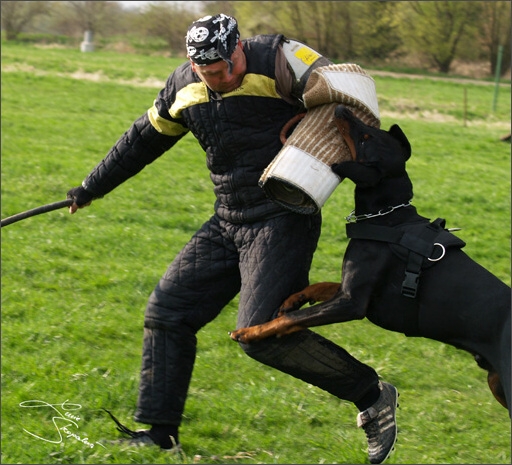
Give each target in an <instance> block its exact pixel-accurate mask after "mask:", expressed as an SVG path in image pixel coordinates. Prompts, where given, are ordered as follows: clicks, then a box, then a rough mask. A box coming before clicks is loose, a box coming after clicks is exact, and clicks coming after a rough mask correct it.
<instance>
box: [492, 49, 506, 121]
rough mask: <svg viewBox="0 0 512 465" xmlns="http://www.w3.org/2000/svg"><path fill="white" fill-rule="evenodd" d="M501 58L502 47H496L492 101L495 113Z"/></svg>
mask: <svg viewBox="0 0 512 465" xmlns="http://www.w3.org/2000/svg"><path fill="white" fill-rule="evenodd" d="M502 56H503V45H499V46H498V60H497V61H496V72H495V74H494V82H495V84H494V98H493V101H492V111H493V113H494V112H495V111H496V104H497V102H498V90H499V88H500V76H501V58H502Z"/></svg>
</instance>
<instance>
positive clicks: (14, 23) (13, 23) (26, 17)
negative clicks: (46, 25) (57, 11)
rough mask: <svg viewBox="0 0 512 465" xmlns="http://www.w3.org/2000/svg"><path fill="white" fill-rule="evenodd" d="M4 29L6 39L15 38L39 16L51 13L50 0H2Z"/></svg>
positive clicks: (0, 3)
mask: <svg viewBox="0 0 512 465" xmlns="http://www.w3.org/2000/svg"><path fill="white" fill-rule="evenodd" d="M0 6H1V15H2V29H3V30H4V31H5V39H6V40H15V39H17V38H18V36H19V34H20V33H21V32H23V30H24V29H25V28H26V27H28V26H29V25H30V24H31V23H32V22H33V21H34V19H35V18H36V17H37V16H40V15H46V14H49V11H50V10H49V2H26V1H2V2H0Z"/></svg>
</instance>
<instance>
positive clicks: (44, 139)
mask: <svg viewBox="0 0 512 465" xmlns="http://www.w3.org/2000/svg"><path fill="white" fill-rule="evenodd" d="M2 45H3V46H2V128H1V129H2V134H1V137H2V159H1V163H2V178H1V180H2V185H1V188H2V218H5V217H7V216H10V215H12V214H15V213H18V212H20V211H23V210H27V209H29V208H33V207H36V206H38V205H41V204H44V203H49V202H53V201H57V200H61V199H63V198H65V196H66V192H67V191H68V190H69V189H70V188H71V187H74V186H76V185H78V184H80V182H81V181H82V179H83V178H84V177H85V175H86V174H87V173H88V172H89V171H90V170H91V169H92V168H93V167H94V166H95V164H96V163H97V162H98V161H99V160H100V159H101V158H102V157H103V156H104V154H105V153H106V152H107V151H108V149H109V148H110V146H111V145H112V144H113V143H114V142H115V140H116V139H117V137H118V136H119V135H120V134H122V132H123V131H125V130H126V129H127V128H128V126H129V124H130V123H131V122H132V121H133V120H134V119H135V118H136V117H138V116H139V115H140V114H142V113H143V112H144V111H145V110H146V109H147V108H148V107H149V106H150V105H151V104H152V102H153V99H154V97H155V96H156V93H157V91H158V90H159V89H158V88H157V87H149V86H141V85H137V82H139V81H144V80H145V78H146V77H151V78H153V79H156V80H159V81H162V82H163V81H164V80H165V78H166V77H167V74H168V72H169V71H170V70H171V69H172V67H173V66H175V65H176V64H177V63H179V60H169V59H163V58H161V57H151V56H141V55H122V54H115V53H110V52H98V53H93V54H81V53H79V52H78V51H74V50H62V49H41V48H35V47H31V46H19V45H15V46H11V45H9V44H5V43H4V44H2ZM79 70H82V71H83V72H87V73H90V74H94V73H99V72H100V71H101V72H102V73H101V75H102V76H104V77H107V78H108V80H107V79H105V78H103V80H102V81H100V82H95V81H92V80H88V79H76V78H73V77H72V75H74V73H76V72H77V71H79ZM375 80H376V84H377V89H378V92H379V99H380V102H381V103H380V106H381V112H382V115H383V117H382V120H383V126H384V127H388V126H389V125H391V124H393V123H395V122H397V123H398V124H400V126H401V127H402V128H403V130H404V131H405V133H406V134H407V135H408V137H409V139H410V141H411V143H412V146H413V156H412V158H411V160H410V162H409V164H408V170H409V173H410V175H411V178H412V180H413V182H414V186H415V197H414V204H415V205H416V206H417V207H418V209H419V211H420V212H421V213H422V214H424V215H425V216H428V217H430V218H432V219H435V218H436V217H438V216H441V217H443V218H446V219H447V223H448V227H461V228H462V230H461V231H460V232H459V233H457V234H458V236H459V237H461V238H462V239H463V240H465V241H466V243H467V246H466V247H465V251H466V252H467V253H468V254H469V255H470V256H472V257H473V258H475V259H476V260H477V261H478V262H479V263H481V264H482V265H483V266H485V267H486V268H488V269H489V270H491V271H492V272H494V273H495V274H496V275H497V276H498V277H500V278H501V279H502V280H503V281H505V282H506V283H507V284H510V145H509V144H508V143H504V142H501V141H500V140H499V139H500V137H501V136H503V135H504V134H505V133H507V132H508V131H510V89H509V88H503V87H502V88H500V93H499V102H498V107H497V111H496V112H495V113H494V114H492V113H491V112H490V108H491V104H492V86H479V85H469V84H458V83H456V82H447V83H444V82H439V81H432V80H429V79H420V80H418V79H415V80H412V79H405V78H401V79H395V78H391V77H378V76H376V77H375ZM130 82H131V83H130ZM464 86H468V107H469V108H470V109H471V110H470V112H468V119H467V122H466V126H464V121H463V118H462V116H461V115H462V113H461V110H460V106H461V102H462V100H461V99H462V97H461V95H462V94H463V87H464ZM212 204H213V193H212V189H211V183H210V180H209V178H208V172H207V170H206V167H205V163H204V154H203V152H202V150H201V149H200V147H199V146H198V144H197V143H196V142H195V140H194V139H193V138H192V137H190V136H187V137H186V138H185V139H184V140H183V141H181V143H180V144H179V145H178V146H177V147H175V148H174V149H172V150H171V151H170V152H169V153H168V154H166V155H165V156H163V157H161V158H160V159H158V160H157V161H156V162H155V163H154V164H153V165H151V166H149V167H147V168H146V169H145V170H144V171H143V172H142V173H140V174H139V175H138V176H137V177H135V178H133V179H131V180H129V181H127V182H126V183H125V184H123V185H122V186H120V187H119V188H118V189H116V191H114V192H112V193H111V194H109V195H108V196H107V197H105V198H104V199H102V200H98V201H96V202H94V203H93V205H92V206H91V207H89V208H87V209H84V210H81V211H80V212H78V213H77V214H76V215H74V216H70V215H69V214H68V213H67V211H66V210H65V209H64V210H60V211H55V212H51V213H48V214H45V215H41V216H38V217H34V218H30V219H27V220H25V221H22V222H19V223H16V224H14V225H11V226H9V227H6V228H3V229H2V231H1V232H2V444H1V445H2V462H3V463H365V462H366V461H367V456H366V451H365V450H366V441H365V437H364V434H363V432H362V431H361V430H358V429H357V428H356V425H355V416H356V414H357V411H356V409H355V408H354V407H353V406H352V405H351V404H350V403H347V402H344V401H340V400H338V399H335V398H333V397H331V396H330V395H328V394H326V393H324V392H322V391H320V390H319V389H317V388H315V387H312V386H310V385H307V384H305V383H302V382H300V381H298V380H296V379H293V378H290V377H288V376H286V375H284V374H282V373H280V372H277V371H276V370H272V369H270V368H267V367H265V366H262V365H260V364H258V363H256V362H255V361H253V360H251V359H249V358H248V357H246V356H245V355H244V354H243V353H242V352H241V350H240V349H239V348H238V346H237V345H236V344H234V343H233V342H232V341H231V340H230V339H229V338H228V336H227V332H228V331H229V330H232V329H233V328H234V325H235V315H236V308H237V299H235V300H234V301H233V302H231V303H230V304H229V305H228V306H227V307H226V309H225V310H224V311H223V313H222V314H221V315H220V316H219V317H218V318H217V319H216V320H215V321H214V322H212V323H211V324H209V325H208V326H207V327H205V328H204V329H202V330H201V331H200V333H199V335H198V358H197V361H196V366H195V370H194V376H193V380H192V385H191V389H190V395H189V397H188V400H187V405H186V412H185V418H184V421H183V425H182V428H181V435H182V442H183V447H184V454H183V455H182V456H180V457H172V456H169V455H168V454H166V453H163V452H160V451H159V450H158V449H156V450H153V449H151V448H149V449H143V450H135V451H133V450H126V449H123V448H122V447H120V446H114V445H109V444H108V445H106V446H107V448H106V449H105V448H103V447H101V446H99V445H98V444H96V441H99V442H104V440H105V439H111V438H115V437H117V436H118V433H117V432H116V431H115V427H114V424H113V423H112V422H111V421H110V419H108V417H107V416H106V414H105V412H103V411H102V410H101V409H102V408H107V409H110V410H112V411H113V413H114V414H115V415H116V416H118V418H119V419H121V420H122V421H123V422H125V423H127V424H128V426H130V427H134V428H136V427H137V426H139V427H140V425H136V424H135V423H134V422H133V421H132V420H131V417H132V415H133V411H134V406H135V403H136V398H137V389H138V376H139V368H140V351H141V345H142V321H143V312H144V308H145V305H146V300H147V297H148V295H149V293H150V292H151V290H152V289H153V287H154V285H155V284H156V282H157V280H158V279H159V278H160V276H161V275H162V274H163V272H164V271H165V269H166V267H167V265H168V263H169V262H170V261H171V260H172V258H173V257H174V256H175V254H176V253H177V252H178V251H179V250H180V249H181V247H182V246H183V245H184V244H185V243H186V241H187V240H188V238H189V237H190V236H191V235H192V234H193V233H194V232H195V230H196V229H197V228H198V227H199V226H200V225H201V224H202V222H203V221H204V220H206V219H207V218H208V217H209V215H210V214H211V213H212ZM352 206H353V185H352V184H351V183H350V182H345V183H343V184H341V185H340V186H339V187H338V188H337V190H336V191H335V192H334V194H333V195H332V196H331V198H330V199H329V200H328V201H327V203H326V205H325V208H324V228H323V232H322V237H321V241H320V245H319V248H318V251H317V253H316V255H315V260H314V263H313V267H312V269H311V281H312V282H316V281H323V280H332V281H334V280H337V279H339V276H340V265H341V260H342V256H343V252H344V249H345V246H346V243H347V240H346V238H345V232H344V223H345V221H344V217H345V216H347V215H348V213H349V212H350V211H351V210H352ZM318 332H320V333H322V334H324V335H326V336H327V337H329V338H330V339H332V340H333V341H335V342H336V343H338V344H340V345H342V346H343V347H344V348H346V349H347V350H348V351H349V352H351V353H352V354H353V355H354V356H355V357H357V358H359V359H360V360H361V361H363V362H365V363H368V364H370V365H371V366H373V367H374V368H375V369H376V370H377V371H378V372H379V374H380V375H381V376H382V377H383V378H384V379H386V380H387V381H390V382H392V383H394V384H395V385H396V386H397V387H398V388H399V390H400V393H401V397H400V409H399V411H398V415H397V419H398V424H399V430H400V434H399V440H398V443H397V447H396V451H395V452H394V453H393V455H392V457H391V459H390V463H391V462H394V463H510V459H511V456H510V420H509V418H508V415H507V412H506V411H505V409H503V407H501V406H500V405H499V404H498V403H497V402H496V401H495V400H494V398H493V397H492V395H491V393H490V391H489V389H488V387H487V383H486V380H485V373H484V372H483V371H482V370H481V369H479V368H478V367H477V366H476V364H475V363H474V362H473V360H472V358H471V356H469V355H468V354H466V353H464V352H461V351H458V350H456V349H454V348H453V347H451V346H448V345H445V344H441V343H438V342H434V341H430V340H425V339H418V338H406V337H405V336H403V335H402V334H398V333H392V332H387V331H384V330H382V329H380V328H378V327H376V326H374V325H372V324H371V323H369V322H368V321H355V322H349V323H346V324H340V325H332V326H329V327H324V328H319V329H318ZM28 400H42V401H45V402H48V403H62V402H65V401H66V400H68V401H69V402H71V403H76V404H80V405H81V406H82V408H81V410H80V411H79V412H80V420H79V421H78V428H77V429H75V430H74V431H75V432H76V433H77V434H78V433H79V434H80V435H81V438H82V439H83V438H84V437H87V438H88V440H89V441H90V442H91V443H92V444H93V445H94V447H93V448H90V447H87V446H86V445H85V444H83V443H82V442H79V441H78V440H77V439H76V438H67V439H66V438H65V439H64V440H63V441H62V442H61V443H59V444H55V443H50V442H46V441H43V440H41V439H37V438H35V437H33V436H31V435H29V434H27V432H26V431H30V432H32V433H34V434H37V435H39V436H41V437H44V438H54V437H55V427H54V426H53V424H52V421H51V417H52V415H51V412H50V411H49V409H48V411H46V410H44V409H34V408H32V409H30V408H24V407H21V406H20V403H21V402H24V401H28ZM24 430H26V431H24Z"/></svg>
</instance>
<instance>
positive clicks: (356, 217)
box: [345, 199, 412, 223]
mask: <svg viewBox="0 0 512 465" xmlns="http://www.w3.org/2000/svg"><path fill="white" fill-rule="evenodd" d="M411 202H412V199H411V200H409V202H407V203H403V204H402V205H396V206H394V207H386V208H382V209H381V210H379V211H378V212H377V213H365V214H364V215H356V214H355V213H356V211H355V210H352V211H351V212H350V215H348V216H346V217H345V220H347V223H355V222H356V221H359V220H367V219H369V218H375V217H376V216H384V215H387V214H389V213H391V212H393V211H395V210H396V209H398V208H402V207H408V206H409V205H411Z"/></svg>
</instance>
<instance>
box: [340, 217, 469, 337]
mask: <svg viewBox="0 0 512 465" xmlns="http://www.w3.org/2000/svg"><path fill="white" fill-rule="evenodd" d="M445 224H446V221H445V220H444V219H443V218H437V219H436V220H435V221H433V222H431V223H428V222H424V221H421V222H417V223H406V224H400V225H398V226H395V227H389V226H379V225H374V224H370V223H365V222H360V223H349V224H347V237H349V238H351V239H367V240H372V241H381V242H387V243H388V244H389V246H390V248H391V250H392V252H393V253H394V254H395V255H396V256H398V257H399V258H400V259H401V260H403V261H404V262H405V264H406V265H405V278H404V281H403V282H402V295H403V296H404V297H408V298H409V299H407V302H405V305H407V306H408V307H410V308H409V311H408V312H407V317H406V321H405V322H404V323H405V328H406V330H405V331H404V333H405V334H406V335H407V336H417V335H419V332H418V311H419V307H418V301H417V300H411V299H415V297H416V294H417V291H418V285H419V278H420V275H421V271H422V270H423V269H425V268H429V267H431V266H433V265H435V264H436V263H437V262H438V261H439V260H441V259H442V258H443V257H444V256H445V253H446V249H447V248H449V247H457V248H462V247H464V246H465V245H466V243H465V242H464V241H463V240H462V239H459V238H458V237H456V236H454V235H453V234H452V233H451V232H450V231H449V230H447V229H445Z"/></svg>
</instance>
